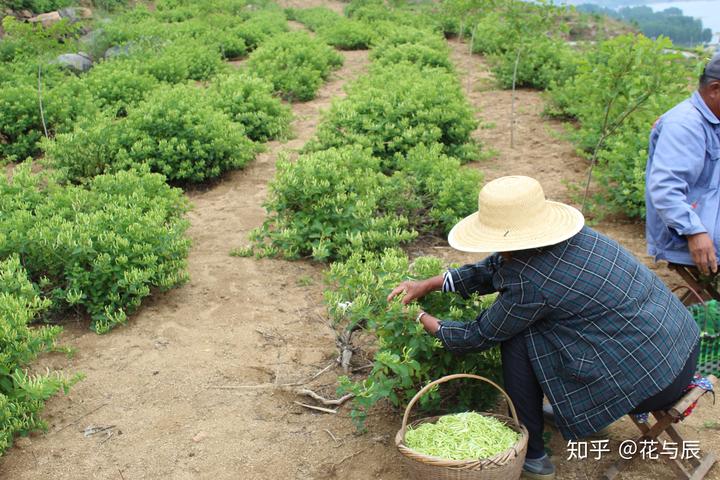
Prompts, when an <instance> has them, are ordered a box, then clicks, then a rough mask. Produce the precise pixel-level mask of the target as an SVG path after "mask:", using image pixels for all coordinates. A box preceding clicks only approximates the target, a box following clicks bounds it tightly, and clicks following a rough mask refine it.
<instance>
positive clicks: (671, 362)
mask: <svg viewBox="0 0 720 480" xmlns="http://www.w3.org/2000/svg"><path fill="white" fill-rule="evenodd" d="M448 277H450V278H449V281H448V283H451V284H452V285H453V287H454V290H455V291H456V292H457V293H459V294H460V295H462V296H464V297H467V296H468V295H470V294H471V293H473V292H478V293H480V294H487V293H492V292H499V295H498V297H497V300H496V301H495V302H494V303H493V305H492V306H491V307H490V308H488V309H487V310H484V311H483V312H481V313H480V315H479V316H478V317H477V319H476V320H475V321H473V322H468V323H463V322H455V321H441V322H440V325H441V326H440V329H439V330H438V332H437V333H436V335H437V337H438V338H439V339H440V340H441V341H442V343H443V345H444V346H445V348H447V349H449V350H450V351H453V352H457V353H469V352H478V351H482V350H486V349H488V348H490V347H492V346H494V345H496V344H498V343H499V342H502V341H504V340H506V339H508V338H511V337H513V336H515V335H519V334H521V335H524V336H525V340H526V342H527V347H528V353H529V355H530V362H531V363H532V366H533V370H534V371H535V375H536V377H537V379H538V381H539V382H540V385H541V386H542V390H543V392H544V393H545V395H546V396H547V397H548V399H549V400H550V403H551V404H552V406H553V410H554V411H555V414H556V415H555V420H556V423H557V426H558V428H559V430H560V432H561V433H562V435H563V436H564V437H565V438H566V439H577V438H582V437H585V436H587V435H589V434H590V433H593V432H596V431H598V430H600V429H601V428H603V427H605V426H607V425H609V424H610V423H612V422H613V421H615V420H617V419H618V418H620V417H622V416H623V415H625V414H627V413H628V412H629V411H630V410H632V409H633V408H634V407H635V406H636V405H637V404H639V403H640V402H641V401H643V400H645V399H646V398H648V397H651V396H652V395H654V394H656V393H658V392H659V391H661V390H663V389H664V388H665V387H666V386H668V385H669V384H670V383H671V382H672V381H673V380H674V379H675V377H677V375H678V374H679V373H680V370H681V369H682V367H683V365H684V364H685V361H686V360H687V358H688V356H689V354H690V352H691V350H692V348H693V347H694V346H695V344H696V343H697V341H698V338H699V329H698V327H697V325H696V324H695V321H694V320H693V318H692V316H691V315H690V313H689V312H688V310H687V309H686V308H685V307H684V306H683V304H682V303H681V302H680V301H679V300H678V299H677V298H676V297H675V296H674V295H673V294H672V292H670V290H669V289H668V288H667V287H666V286H665V285H664V284H663V283H662V281H661V280H660V279H659V278H658V277H657V276H656V275H654V274H653V273H652V272H650V270H648V269H647V268H646V267H645V266H644V265H642V264H641V263H640V262H638V261H637V260H636V259H635V258H634V257H633V256H632V255H631V254H630V253H629V252H627V251H626V250H624V249H623V248H622V247H621V246H620V245H618V243H617V242H615V241H613V240H611V239H609V238H607V237H605V236H603V235H601V234H600V233H598V232H596V231H594V230H592V229H591V228H588V227H584V228H583V229H582V230H581V231H580V232H579V233H578V234H577V235H575V236H574V237H572V238H570V239H569V240H566V241H564V242H562V243H559V244H557V245H552V246H550V247H544V248H541V249H532V250H526V251H522V252H513V257H512V259H511V260H510V261H507V262H506V261H504V260H503V258H502V257H501V256H500V255H499V254H494V255H491V256H490V257H488V258H486V259H485V260H483V261H481V262H480V263H477V264H475V265H465V266H463V267H460V268H457V269H452V270H450V272H449V275H448Z"/></svg>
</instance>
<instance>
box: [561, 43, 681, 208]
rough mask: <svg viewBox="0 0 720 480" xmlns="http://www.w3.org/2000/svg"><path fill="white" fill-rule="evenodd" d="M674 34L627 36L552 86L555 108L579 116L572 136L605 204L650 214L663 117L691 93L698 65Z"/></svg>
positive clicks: (606, 45) (584, 59)
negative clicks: (651, 171)
mask: <svg viewBox="0 0 720 480" xmlns="http://www.w3.org/2000/svg"><path fill="white" fill-rule="evenodd" d="M671 45H672V44H671V43H670V42H669V40H667V39H663V38H660V39H658V40H650V39H648V38H646V37H644V36H642V35H623V36H620V37H616V38H613V39H611V40H608V41H606V42H603V43H601V44H599V45H598V46H597V47H596V48H593V49H592V50H590V51H589V52H588V54H587V55H586V56H583V57H581V58H580V59H579V62H578V67H577V74H576V75H575V76H574V77H573V78H572V79H571V80H570V81H568V82H566V83H565V84H563V85H559V86H556V87H554V88H552V89H551V92H550V95H551V98H552V101H553V106H552V108H554V109H555V112H556V113H557V112H559V113H562V114H565V115H567V116H569V117H572V118H575V119H577V120H578V123H579V128H577V129H575V130H574V131H573V132H572V133H571V138H572V139H573V140H574V141H575V143H576V144H577V145H578V147H579V148H580V150H581V151H582V152H584V153H585V154H586V155H587V156H588V157H592V155H593V152H594V151H595V150H597V152H598V155H597V158H598V160H599V161H598V164H597V167H596V169H595V176H596V177H597V178H598V179H599V180H600V183H601V185H603V187H604V188H603V191H602V193H601V195H600V197H598V198H597V199H596V200H598V203H597V205H598V206H599V205H600V204H604V208H603V209H600V210H608V211H624V212H625V213H626V214H627V215H629V216H632V217H635V216H641V215H643V214H644V208H645V205H644V204H645V200H644V195H643V192H644V188H645V187H644V178H643V172H644V166H645V162H646V159H647V146H648V132H649V130H650V127H651V126H652V125H653V123H654V122H655V120H656V119H657V118H658V117H659V116H660V115H662V114H663V113H664V112H665V111H667V110H668V109H669V108H671V107H672V106H674V105H675V104H677V103H678V102H679V101H681V100H682V99H683V98H685V97H686V96H687V95H688V94H689V88H688V86H689V84H690V78H689V77H690V76H691V75H692V72H691V68H689V67H688V66H687V65H686V64H684V63H683V62H682V61H681V60H680V57H679V55H678V54H675V53H671V50H670V47H671Z"/></svg>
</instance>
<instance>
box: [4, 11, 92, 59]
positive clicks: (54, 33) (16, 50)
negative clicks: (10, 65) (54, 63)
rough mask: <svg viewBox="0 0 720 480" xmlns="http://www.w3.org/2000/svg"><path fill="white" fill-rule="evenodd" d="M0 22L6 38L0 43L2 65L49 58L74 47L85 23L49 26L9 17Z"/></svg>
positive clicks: (67, 22) (64, 22) (63, 23)
mask: <svg viewBox="0 0 720 480" xmlns="http://www.w3.org/2000/svg"><path fill="white" fill-rule="evenodd" d="M0 6H2V4H0ZM1 20H2V29H3V31H4V35H3V39H2V42H0V61H3V62H10V61H27V60H29V59H33V58H38V57H43V58H48V59H50V58H52V56H53V55H57V54H58V53H66V52H67V51H68V49H70V48H74V46H75V45H76V44H77V39H78V38H79V37H80V35H82V27H83V25H82V22H78V23H74V24H72V23H70V22H69V21H68V20H67V19H62V20H60V21H59V22H57V23H54V24H52V25H48V26H47V27H46V26H43V25H41V24H40V23H27V22H23V21H21V20H18V19H17V18H15V17H13V16H10V15H8V16H5V17H3V18H1Z"/></svg>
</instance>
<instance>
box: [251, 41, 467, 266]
mask: <svg viewBox="0 0 720 480" xmlns="http://www.w3.org/2000/svg"><path fill="white" fill-rule="evenodd" d="M440 41H442V40H440ZM417 44H419V45H431V46H432V48H434V49H435V50H436V51H438V52H442V53H444V54H445V57H446V58H447V55H448V52H447V50H446V49H441V48H440V47H439V44H438V42H437V38H436V37H433V36H432V33H431V32H429V31H425V32H423V31H420V30H417V29H401V30H397V31H395V30H394V31H392V33H391V34H389V35H388V38H387V40H386V41H384V42H380V43H379V45H380V46H381V47H380V51H379V53H375V52H374V51H373V58H376V59H378V60H376V63H375V64H374V65H373V67H372V68H371V71H370V73H368V74H367V75H364V76H362V77H360V78H358V79H357V80H356V81H354V82H353V83H352V84H350V85H349V86H348V87H347V92H348V95H347V97H345V98H344V99H341V100H339V101H336V102H334V103H333V105H332V106H331V108H330V110H329V111H328V112H326V114H325V115H324V116H323V119H322V121H321V123H320V125H319V127H318V131H317V136H316V138H315V139H314V140H312V141H310V142H308V144H307V145H306V146H305V149H304V151H305V154H304V155H302V156H301V157H300V158H299V159H298V160H297V161H296V162H282V163H281V164H280V165H279V170H278V174H277V176H276V178H275V180H274V181H273V182H272V184H271V195H270V199H269V200H268V203H267V205H266V207H267V209H268V212H269V215H268V219H267V221H266V222H265V223H264V225H263V226H262V228H260V229H259V230H257V231H255V232H254V233H253V236H252V239H253V242H254V244H255V245H256V250H257V252H258V253H260V254H264V255H280V256H285V257H288V258H298V257H306V256H312V257H313V258H315V259H316V260H320V261H328V260H335V259H341V258H347V256H348V255H350V254H351V253H352V251H353V250H357V249H364V250H371V251H379V250H381V249H383V248H385V247H391V246H397V245H400V244H403V243H407V242H408V241H410V240H412V239H413V238H415V237H416V235H417V234H418V232H420V233H432V232H446V231H448V230H449V228H450V227H451V226H452V224H453V223H454V222H455V221H456V220H457V219H458V218H460V217H461V216H463V215H466V214H468V213H470V212H471V211H472V210H473V208H474V197H475V195H476V194H477V189H478V187H479V185H478V184H479V180H480V177H479V173H478V172H477V171H476V170H472V169H464V168H460V164H461V163H462V162H464V161H467V160H470V159H473V158H476V157H477V156H478V153H479V149H478V146H477V145H476V144H475V142H473V140H472V139H471V137H470V133H471V132H472V131H473V130H474V129H475V128H476V127H477V121H476V119H475V118H474V112H473V111H472V109H471V108H470V106H469V104H468V103H467V101H466V100H465V98H464V97H463V95H462V92H461V88H460V85H459V82H458V80H457V78H456V77H455V75H454V74H453V73H451V72H449V71H448V70H447V69H441V68H432V67H427V66H425V64H424V62H422V61H419V62H418V63H412V62H411V61H410V60H406V61H404V62H402V63H400V64H398V65H393V66H390V65H383V64H382V63H380V61H379V59H381V58H383V55H384V53H385V52H386V51H387V49H388V48H390V47H394V46H397V47H398V48H399V49H400V50H402V49H404V48H408V49H411V48H413V47H414V46H415V45H417ZM460 192H464V193H467V195H468V197H467V198H469V199H470V202H467V203H466V202H464V201H461V202H453V201H452V198H453V195H454V194H459V193H460ZM455 198H457V197H455Z"/></svg>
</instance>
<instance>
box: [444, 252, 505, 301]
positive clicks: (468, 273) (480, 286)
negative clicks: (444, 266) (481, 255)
mask: <svg viewBox="0 0 720 480" xmlns="http://www.w3.org/2000/svg"><path fill="white" fill-rule="evenodd" d="M502 263H503V258H502V256H501V255H500V254H499V253H495V254H493V255H490V256H489V257H486V258H485V259H483V260H481V261H480V262H478V263H475V264H469V265H463V266H462V267H460V268H451V269H450V270H448V272H447V274H448V276H449V277H450V281H449V282H448V283H449V287H450V288H449V289H447V290H448V291H452V292H455V293H458V294H459V295H460V296H462V297H463V298H468V297H469V296H470V295H471V294H473V293H479V294H480V295H487V294H488V293H494V292H495V291H497V290H496V289H495V286H494V285H493V276H494V275H495V273H496V272H497V271H498V269H500V266H501V265H502Z"/></svg>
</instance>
